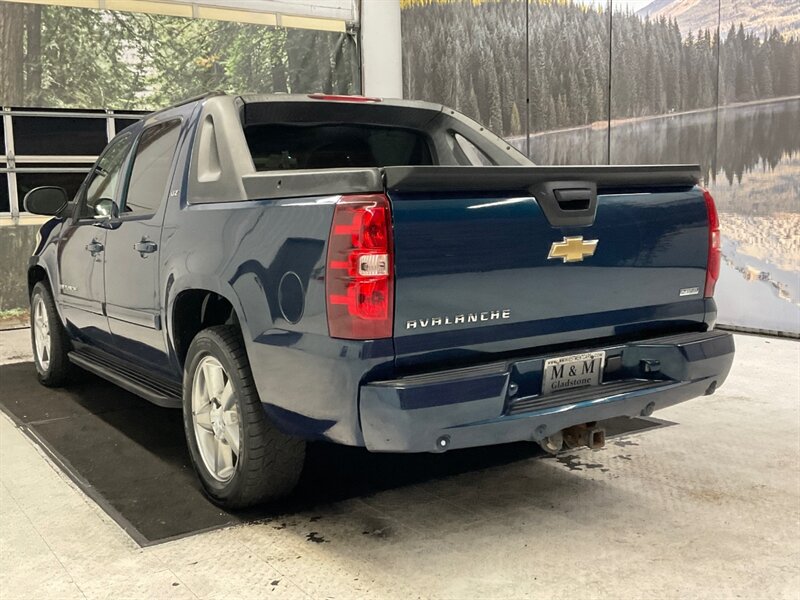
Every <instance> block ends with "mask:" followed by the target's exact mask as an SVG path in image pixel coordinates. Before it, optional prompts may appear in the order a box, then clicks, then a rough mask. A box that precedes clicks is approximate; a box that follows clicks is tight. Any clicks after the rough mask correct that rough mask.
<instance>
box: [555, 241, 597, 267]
mask: <svg viewBox="0 0 800 600" xmlns="http://www.w3.org/2000/svg"><path fill="white" fill-rule="evenodd" d="M597 242H598V240H586V241H583V236H580V235H579V236H577V237H565V238H564V241H562V242H553V245H552V246H550V254H548V255H547V258H561V259H563V261H564V262H565V263H567V262H580V261H582V260H583V257H584V256H592V255H593V254H594V251H595V250H596V249H597Z"/></svg>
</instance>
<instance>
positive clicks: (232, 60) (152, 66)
mask: <svg viewBox="0 0 800 600" xmlns="http://www.w3.org/2000/svg"><path fill="white" fill-rule="evenodd" d="M75 4H83V5H90V4H92V2H89V1H83V2H79V1H76V0H53V2H52V3H49V4H41V3H40V2H38V1H37V2H33V1H30V2H29V1H21V2H7V1H3V0H0V106H2V109H3V118H2V120H0V326H2V325H3V321H4V320H8V319H9V318H10V319H15V318H16V316H17V314H18V313H20V312H21V311H22V310H24V309H25V308H27V303H28V301H27V289H26V279H25V269H26V265H27V260H28V257H29V256H30V253H31V251H32V250H33V245H34V242H35V238H36V232H37V230H38V226H39V224H40V222H41V219H36V218H31V217H30V216H29V215H25V214H24V209H23V207H22V199H23V197H24V195H25V193H26V192H27V191H28V190H30V189H32V188H33V187H36V186H38V185H59V186H63V187H65V188H66V189H67V190H68V192H69V193H70V194H74V193H75V192H76V191H77V189H78V187H79V186H80V184H81V182H82V180H83V178H84V177H85V174H86V172H88V170H89V168H90V167H91V165H92V163H93V162H94V160H95V157H96V156H97V155H98V154H99V153H100V152H101V151H102V149H103V147H104V146H105V145H106V144H107V142H108V141H109V140H110V139H111V138H112V137H113V136H114V135H115V133H116V132H118V131H120V130H121V129H123V128H124V127H126V126H127V125H129V124H131V123H132V122H134V120H135V119H137V118H138V117H139V116H140V115H141V114H143V111H149V110H153V109H156V108H160V107H163V106H167V105H169V104H171V103H174V102H176V101H179V100H182V99H185V98H189V97H192V96H195V95H197V94H201V93H205V92H208V91H211V90H230V91H236V92H260V93H272V92H288V93H292V92H295V93H298V92H299V93H305V92H318V91H322V92H331V93H341V94H348V93H349V94H352V93H358V92H360V90H361V81H360V61H359V54H358V48H357V43H356V40H357V31H358V28H357V27H356V26H355V24H356V23H357V21H356V20H355V18H356V17H357V15H356V13H355V10H354V6H353V4H352V2H350V0H312V1H310V2H304V3H302V4H301V5H294V6H292V5H288V4H287V3H285V2H274V1H269V0H267V1H261V2H259V3H258V5H255V4H253V3H252V2H248V1H242V0H199V1H197V2H194V1H193V2H190V1H189V0H169V1H168V2H161V1H151V2H147V3H140V4H136V3H130V2H128V3H123V4H124V5H125V6H126V7H128V8H130V7H134V8H142V9H143V10H144V9H147V10H148V11H150V12H130V11H116V10H98V9H87V8H80V7H77V6H74V5H75ZM94 4H95V5H97V6H101V4H100V2H99V1H95V2H94ZM123 4H120V3H117V4H116V5H115V6H122V5H123ZM106 5H109V6H110V5H111V4H109V3H108V2H104V3H103V4H102V6H106ZM240 9H241V10H240ZM254 9H255V10H254ZM270 9H274V10H283V11H287V10H288V11H294V13H292V14H281V13H270V12H267V11H269V10H270ZM178 15H184V16H178ZM203 15H207V16H209V17H213V18H202V17H203ZM303 15H306V16H303ZM282 25H283V26H282Z"/></svg>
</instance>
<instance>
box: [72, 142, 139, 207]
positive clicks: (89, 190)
mask: <svg viewBox="0 0 800 600" xmlns="http://www.w3.org/2000/svg"><path fill="white" fill-rule="evenodd" d="M132 142H133V136H132V135H131V134H129V133H126V134H123V135H121V136H120V137H118V138H116V139H115V140H113V141H112V142H111V145H110V146H109V147H108V148H107V149H106V151H105V152H104V153H103V155H102V156H101V157H100V160H98V161H97V163H96V164H95V166H94V169H93V170H92V174H91V176H90V178H89V180H88V182H87V183H86V187H85V190H86V192H85V193H84V198H83V201H82V202H81V203H80V204H79V208H78V218H79V219H91V218H94V217H99V216H107V215H108V207H107V205H106V204H105V203H103V202H101V200H112V201H113V202H116V203H117V205H119V197H118V191H117V190H118V189H119V185H118V183H119V178H120V175H121V174H122V167H123V165H124V164H125V159H126V158H127V156H128V151H129V150H130V149H131V144H132Z"/></svg>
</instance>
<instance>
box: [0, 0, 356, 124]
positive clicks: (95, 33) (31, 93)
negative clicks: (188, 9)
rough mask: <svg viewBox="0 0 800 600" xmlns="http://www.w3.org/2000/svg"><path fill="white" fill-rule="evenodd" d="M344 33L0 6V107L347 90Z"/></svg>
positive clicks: (117, 104)
mask: <svg viewBox="0 0 800 600" xmlns="http://www.w3.org/2000/svg"><path fill="white" fill-rule="evenodd" d="M360 87H361V86H360V83H359V66H358V59H357V52H356V42H355V38H354V37H353V36H352V35H350V34H345V33H335V32H327V31H310V30H303V29H286V28H279V27H268V26H262V25H251V24H244V23H235V22H228V21H211V20H205V19H186V18H180V17H170V16H164V15H155V14H144V13H132V12H118V11H108V10H92V9H80V8H71V7H62V6H48V5H36V4H22V3H15V2H2V1H0V104H2V105H5V106H29V107H31V106H36V107H69V108H112V109H129V110H130V109H144V110H148V109H153V108H159V107H163V106H165V105H168V104H171V103H173V102H176V101H178V100H181V99H184V98H188V97H191V96H195V95H197V94H201V93H204V92H207V91H210V90H224V91H236V92H247V91H253V92H290V93H291V92H315V91H327V92H335V93H343V94H346V93H357V92H358V91H359V90H360Z"/></svg>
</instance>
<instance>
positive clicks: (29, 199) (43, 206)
mask: <svg viewBox="0 0 800 600" xmlns="http://www.w3.org/2000/svg"><path fill="white" fill-rule="evenodd" d="M68 203H69V198H68V197H67V191H66V190H65V189H64V188H60V187H56V186H53V185H46V186H42V187H37V188H34V189H32V190H31V191H30V192H28V193H27V194H25V198H24V200H23V201H22V205H23V206H24V207H25V210H26V211H28V212H29V213H33V214H35V215H49V216H55V215H57V214H59V213H60V212H61V211H62V210H64V208H66V206H67V204H68Z"/></svg>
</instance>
